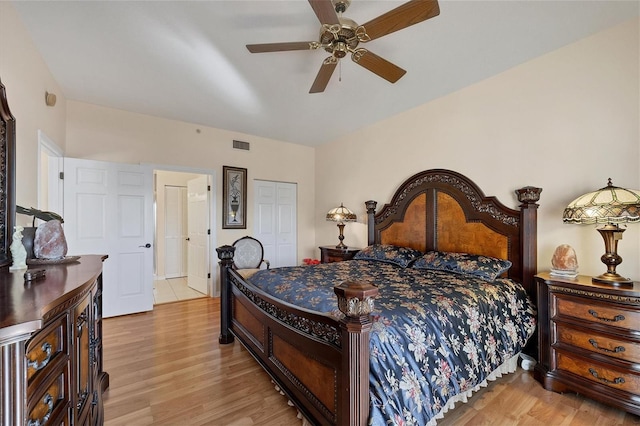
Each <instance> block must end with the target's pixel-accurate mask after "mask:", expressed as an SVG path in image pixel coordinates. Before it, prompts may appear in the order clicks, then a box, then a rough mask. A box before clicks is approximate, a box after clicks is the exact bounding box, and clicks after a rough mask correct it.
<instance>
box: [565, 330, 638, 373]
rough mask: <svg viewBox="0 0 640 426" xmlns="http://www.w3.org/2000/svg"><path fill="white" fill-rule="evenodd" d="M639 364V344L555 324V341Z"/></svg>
mask: <svg viewBox="0 0 640 426" xmlns="http://www.w3.org/2000/svg"><path fill="white" fill-rule="evenodd" d="M553 343H564V344H566V345H571V346H575V347H578V348H582V349H586V350H588V351H591V352H594V353H598V354H603V355H607V356H611V357H614V358H618V359H621V360H624V361H629V362H633V363H637V364H640V343H637V342H630V341H625V340H621V339H617V338H614V337H611V336H607V335H605V334H602V333H597V332H593V331H589V332H584V331H579V330H576V329H575V328H573V327H569V326H567V325H566V324H556V341H555V342H553Z"/></svg>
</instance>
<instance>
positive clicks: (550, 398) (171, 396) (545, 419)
mask: <svg viewBox="0 0 640 426" xmlns="http://www.w3.org/2000/svg"><path fill="white" fill-rule="evenodd" d="M219 332H220V307H219V300H218V299H212V298H208V297H207V298H203V299H195V300H188V301H184V302H176V303H170V304H165V305H159V306H156V307H155V308H154V310H153V311H152V312H147V313H144V314H136V315H128V316H123V317H117V318H108V319H105V320H104V337H103V338H104V369H105V371H107V372H108V373H109V376H110V388H109V389H108V390H107V392H106V393H105V425H106V426H119V425H127V426H142V425H171V426H183V425H185V426H187V425H189V426H191V425H193V426H195V425H215V426H217V425H220V426H223V425H224V426H249V425H265V426H275V425H301V421H300V420H299V419H298V418H297V417H296V415H297V411H296V410H295V408H293V407H291V406H289V405H288V404H287V400H286V398H285V397H284V396H281V395H280V394H279V393H278V392H276V391H275V390H274V386H273V384H272V383H271V381H270V378H269V376H268V375H267V374H266V373H264V372H263V371H262V369H261V368H260V367H259V366H258V364H257V363H256V362H255V361H254V360H253V358H251V356H250V355H249V354H248V353H247V351H246V350H244V349H243V348H242V347H241V345H240V343H237V342H236V343H233V344H231V345H219V344H218V335H219ZM639 424H640V417H638V416H634V415H632V414H627V413H625V412H623V411H620V410H616V409H613V408H610V407H607V406H604V405H602V404H599V403H596V402H594V401H591V400H589V399H585V398H583V397H581V396H578V395H574V394H564V395H560V394H556V393H553V392H547V391H545V390H544V389H543V388H542V387H541V386H540V384H539V383H538V382H536V381H535V380H534V379H533V377H532V376H531V374H530V373H529V372H526V371H524V370H521V369H518V371H517V372H516V373H515V374H512V375H509V376H505V377H503V378H501V379H499V380H498V381H496V382H493V383H490V384H489V386H488V387H487V388H484V389H482V390H481V391H479V392H478V393H477V394H475V395H474V397H473V398H471V399H470V401H469V403H468V404H463V405H459V406H457V407H456V409H455V410H453V411H451V412H449V413H447V415H445V417H444V419H442V420H440V421H439V422H438V425H441V426H453V425H469V426H471V425H474V426H475V425H545V426H555V425H574V426H575V425H639Z"/></svg>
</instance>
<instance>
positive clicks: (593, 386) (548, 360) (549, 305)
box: [534, 273, 640, 415]
mask: <svg viewBox="0 0 640 426" xmlns="http://www.w3.org/2000/svg"><path fill="white" fill-rule="evenodd" d="M536 283H537V292H538V331H539V334H538V344H539V354H538V355H539V356H538V364H537V365H536V368H535V372H534V375H535V377H536V379H537V380H538V381H539V382H540V383H542V385H543V386H544V387H545V389H548V390H553V391H556V392H566V391H572V392H577V393H580V394H583V395H585V396H587V397H589V398H592V399H595V400H598V401H600V402H603V403H606V404H610V405H613V406H616V407H618V408H621V409H623V410H625V411H628V412H630V413H634V414H637V415H640V283H639V282H636V283H634V284H633V286H632V287H613V286H611V285H603V284H594V283H592V282H591V277H587V276H578V277H577V278H576V279H574V280H567V279H562V278H555V277H551V276H550V275H549V274H548V273H545V274H539V275H537V276H536Z"/></svg>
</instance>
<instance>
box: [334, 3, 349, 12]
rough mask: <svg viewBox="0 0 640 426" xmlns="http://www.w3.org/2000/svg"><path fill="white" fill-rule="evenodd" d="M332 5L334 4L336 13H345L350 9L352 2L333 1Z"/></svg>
mask: <svg viewBox="0 0 640 426" xmlns="http://www.w3.org/2000/svg"><path fill="white" fill-rule="evenodd" d="M331 3H333V8H334V9H335V11H336V13H344V12H346V11H347V9H348V8H349V5H350V4H351V0H332V2H331Z"/></svg>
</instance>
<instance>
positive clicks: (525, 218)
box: [516, 186, 542, 300]
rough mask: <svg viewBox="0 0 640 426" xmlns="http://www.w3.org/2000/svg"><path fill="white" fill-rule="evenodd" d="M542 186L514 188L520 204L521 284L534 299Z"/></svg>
mask: <svg viewBox="0 0 640 426" xmlns="http://www.w3.org/2000/svg"><path fill="white" fill-rule="evenodd" d="M541 192H542V188H536V187H533V186H525V187H524V188H520V189H516V194H517V195H518V201H520V202H521V203H522V204H520V220H521V226H520V241H521V244H522V285H523V287H524V288H525V289H526V290H527V293H528V294H529V297H531V300H536V295H535V288H534V284H533V276H534V275H535V274H536V273H537V270H538V239H537V236H538V225H537V223H538V204H536V202H537V201H539V200H540V193H541Z"/></svg>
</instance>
